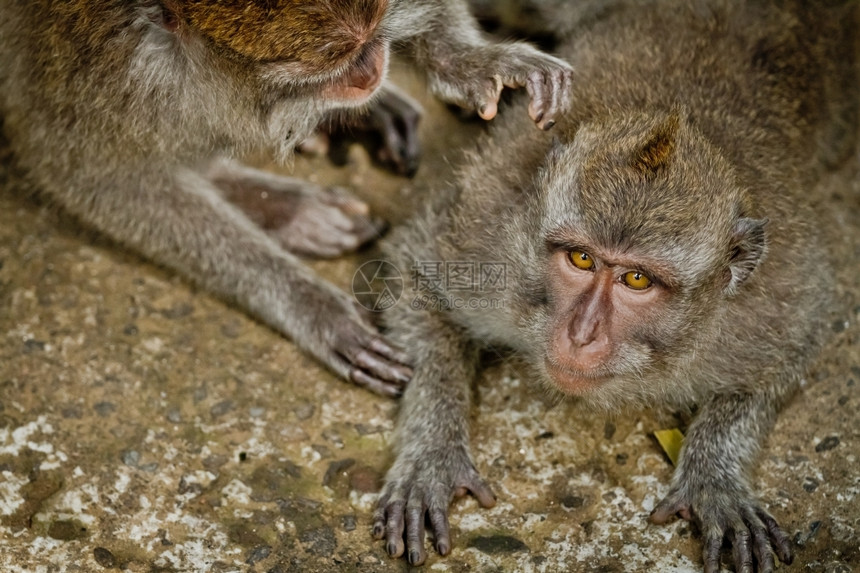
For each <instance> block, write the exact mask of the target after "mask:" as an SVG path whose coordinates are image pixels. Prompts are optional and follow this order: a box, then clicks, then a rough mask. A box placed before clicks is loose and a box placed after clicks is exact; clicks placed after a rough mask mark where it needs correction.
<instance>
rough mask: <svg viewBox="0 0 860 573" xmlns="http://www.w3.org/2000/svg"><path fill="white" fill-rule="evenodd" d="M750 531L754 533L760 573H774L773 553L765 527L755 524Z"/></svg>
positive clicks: (754, 546) (754, 548)
mask: <svg viewBox="0 0 860 573" xmlns="http://www.w3.org/2000/svg"><path fill="white" fill-rule="evenodd" d="M750 531H751V532H752V538H753V543H752V546H753V552H754V553H755V559H756V562H757V563H758V571H759V573H773V568H774V562H773V552H772V551H771V546H770V540H769V539H768V536H767V530H766V529H765V528H764V526H763V525H759V524H755V525H751V526H750Z"/></svg>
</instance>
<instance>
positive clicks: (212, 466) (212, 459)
mask: <svg viewBox="0 0 860 573" xmlns="http://www.w3.org/2000/svg"><path fill="white" fill-rule="evenodd" d="M228 461H230V460H229V459H228V458H227V456H221V455H217V454H213V455H211V456H207V457H206V458H205V459H204V460H203V467H204V468H206V469H207V470H209V471H214V470H217V469H218V468H220V467H221V466H223V465H224V464H226V463H227V462H228Z"/></svg>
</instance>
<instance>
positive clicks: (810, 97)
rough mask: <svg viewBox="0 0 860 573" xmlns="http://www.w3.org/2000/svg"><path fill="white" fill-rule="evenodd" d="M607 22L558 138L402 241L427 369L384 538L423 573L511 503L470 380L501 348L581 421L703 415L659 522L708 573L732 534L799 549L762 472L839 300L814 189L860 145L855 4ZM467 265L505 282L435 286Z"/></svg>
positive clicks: (417, 356)
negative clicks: (495, 483)
mask: <svg viewBox="0 0 860 573" xmlns="http://www.w3.org/2000/svg"><path fill="white" fill-rule="evenodd" d="M589 7H590V8H591V9H593V10H592V12H591V13H590V16H587V17H583V18H582V20H580V21H579V23H576V22H573V23H571V28H570V29H571V31H572V35H571V36H569V37H567V38H566V39H564V40H563V44H562V45H561V46H560V48H559V54H560V55H561V56H562V57H564V58H565V59H566V60H567V61H568V62H569V63H570V64H571V65H572V66H573V68H574V69H575V70H576V74H577V81H576V82H575V84H574V87H573V100H572V104H571V108H570V109H569V110H568V112H567V113H566V114H565V116H564V117H563V118H561V120H560V122H559V124H558V125H557V127H556V129H555V130H554V132H553V133H552V134H545V133H538V132H535V133H531V132H530V131H528V130H525V129H524V127H525V125H524V122H523V121H522V118H518V117H516V116H514V115H506V116H505V117H504V118H503V119H502V121H501V123H498V124H496V125H495V126H493V127H492V128H491V130H490V133H489V134H487V135H486V136H485V137H483V138H481V139H479V141H478V142H477V144H476V146H475V148H474V149H473V150H472V151H470V152H469V153H468V154H467V155H466V157H465V158H464V159H463V160H462V163H461V164H460V165H458V166H457V167H456V168H455V171H454V173H453V175H452V176H451V178H450V179H451V181H452V183H450V184H449V185H448V186H447V187H443V188H442V189H432V199H431V200H430V201H429V202H428V203H427V204H426V205H423V206H422V207H421V208H419V209H418V210H417V212H416V214H415V215H414V216H413V217H412V219H410V220H409V221H408V222H407V223H406V224H404V225H402V226H400V227H398V228H396V229H394V230H393V231H392V233H391V234H390V235H389V236H388V238H387V239H386V240H385V241H384V242H383V252H384V253H385V256H386V260H388V261H390V262H391V263H392V264H394V265H396V266H397V268H398V269H399V271H400V272H401V273H402V274H404V275H405V276H410V275H411V276H412V281H413V288H414V289H415V292H413V295H414V298H412V299H409V298H408V297H407V300H401V302H400V303H399V304H397V305H396V306H394V307H393V308H392V309H390V310H387V311H386V312H385V313H384V314H383V322H384V327H385V332H387V334H388V336H389V338H390V339H391V340H393V341H394V343H395V344H398V345H399V347H401V348H403V349H405V351H406V352H407V353H408V354H409V357H410V359H411V361H412V364H413V366H414V375H413V378H412V380H411V382H410V384H409V385H408V387H407V388H406V389H405V391H404V394H403V397H402V400H401V404H400V410H399V413H398V417H397V421H396V425H395V433H394V440H393V441H394V459H393V463H392V465H391V467H390V469H389V470H388V472H387V475H386V477H385V483H384V485H383V487H382V489H381V491H380V494H379V498H378V503H377V506H376V509H375V511H374V515H373V520H372V534H373V536H374V537H375V539H378V540H383V541H384V546H385V550H386V551H387V553H388V554H390V555H391V556H392V557H400V556H403V555H404V554H405V556H406V559H407V560H408V562H409V563H410V564H412V565H420V564H422V563H424V562H425V560H426V558H427V551H426V549H425V547H424V538H425V535H426V530H427V528H428V524H429V529H430V530H431V531H432V534H433V546H434V548H435V550H436V552H438V554H440V555H442V556H444V555H447V554H448V553H449V552H450V551H451V547H452V536H451V531H450V526H449V522H448V507H449V505H450V503H451V501H452V500H453V499H454V498H455V497H459V496H462V495H465V494H467V493H471V494H472V495H473V496H474V497H475V498H476V499H477V501H478V502H479V504H480V505H481V506H483V507H492V506H493V505H494V504H495V502H496V497H495V494H494V492H493V490H492V488H491V486H490V484H489V483H487V482H486V481H485V480H484V479H483V478H482V477H481V475H480V474H479V472H478V471H477V469H476V467H475V464H474V462H473V459H472V456H471V453H470V445H469V423H468V417H469V408H470V402H471V399H472V397H471V393H470V384H471V383H472V381H473V380H474V379H475V377H476V374H477V372H478V371H479V368H480V357H481V353H482V351H486V350H496V349H499V348H509V349H511V350H512V351H513V352H514V353H515V355H517V356H519V357H521V358H522V361H523V362H524V363H525V364H526V368H527V372H528V375H529V377H531V378H533V379H534V380H535V381H536V384H537V387H538V389H539V390H543V391H546V392H548V393H550V395H551V396H553V397H555V398H557V399H559V400H560V399H568V400H570V401H572V402H574V403H576V404H577V405H578V406H579V407H581V408H585V409H587V410H592V411H595V412H598V413H617V412H625V411H630V410H634V409H641V408H670V409H675V411H677V410H685V411H686V410H688V411H694V412H695V415H694V417H693V420H692V422H691V424H690V426H689V428H688V429H687V431H686V436H685V441H684V445H683V447H682V450H681V454H680V460H679V462H678V466H677V468H676V470H675V473H674V476H673V479H672V483H671V486H670V489H669V491H668V494H667V495H666V497H665V498H664V499H663V500H662V501H661V502H659V503H658V504H657V505H656V507H655V508H654V509H653V511H652V512H651V514H650V520H651V521H652V522H653V523H654V524H662V523H665V522H667V521H669V520H670V519H671V518H672V517H673V516H675V515H676V514H677V515H679V516H680V517H682V518H684V519H686V520H690V521H693V522H695V523H697V524H698V527H699V531H700V532H701V536H702V542H703V553H702V555H703V562H704V570H705V571H707V572H715V571H718V570H719V567H720V565H719V564H720V558H721V550H722V547H723V544H724V541H728V542H729V543H730V544H731V546H732V549H731V551H732V555H733V559H734V563H735V568H736V569H735V570H736V571H745V572H752V571H754V570H757V571H760V572H771V571H773V570H774V566H775V558H774V554H775V555H776V558H778V559H779V561H782V562H784V563H790V562H791V561H792V558H793V557H792V550H791V543H790V541H789V539H788V537H787V535H786V533H785V532H784V530H783V529H782V527H781V526H780V525H779V523H778V521H777V519H776V518H775V517H774V516H772V515H771V513H770V512H769V511H768V510H767V509H766V508H765V506H764V504H763V502H762V501H760V500H759V498H758V497H757V495H756V493H755V491H754V487H753V485H752V483H751V474H752V472H753V470H754V466H755V459H756V455H757V453H758V451H759V450H760V448H761V444H762V442H763V441H764V439H765V438H766V435H767V433H768V432H769V430H770V428H771V427H772V426H773V424H774V420H775V418H776V416H777V413H778V411H779V409H780V408H781V407H782V406H783V405H784V404H785V403H786V402H787V401H788V400H789V399H790V398H791V397H792V395H793V394H794V392H795V390H796V389H797V388H798V387H799V385H800V382H801V380H802V379H803V377H804V374H805V372H806V369H807V367H808V366H809V365H810V362H811V361H812V360H813V359H814V357H815V356H816V353H817V351H818V349H819V348H820V347H821V345H822V344H823V343H824V340H825V338H826V336H825V331H826V328H825V326H826V323H827V317H828V313H830V312H831V311H832V310H834V305H835V304H837V302H836V301H835V295H834V292H835V287H836V285H835V284H834V283H835V279H834V278H833V272H832V270H831V269H832V266H831V263H830V262H829V261H828V245H827V243H826V242H825V241H826V234H825V233H823V229H825V228H826V227H827V225H828V222H827V221H825V220H822V217H821V216H820V215H819V214H817V213H816V212H815V211H814V209H813V207H812V205H813V200H814V198H812V197H810V196H809V195H810V193H809V190H810V189H812V188H813V183H815V182H816V181H818V180H819V179H820V177H821V176H822V175H823V174H824V173H825V172H826V171H827V170H828V169H831V168H833V167H835V166H837V165H839V164H840V162H844V161H845V160H847V159H848V158H849V157H850V156H851V155H852V153H853V152H854V149H855V148H856V141H855V139H856V133H857V102H858V89H857V77H856V76H857V73H856V65H857V61H856V54H857V47H858V46H857V40H856V38H857V34H856V32H857V22H858V10H857V7H856V5H854V4H852V3H843V4H833V5H830V6H829V7H827V8H826V9H825V8H822V7H820V6H815V7H807V6H806V5H805V4H804V3H803V2H750V3H741V2H727V1H726V2H724V1H722V0H707V1H703V2H699V3H695V4H689V5H688V4H686V3H675V2H671V1H669V0H657V1H655V2H652V3H650V4H648V9H647V10H643V9H642V7H641V4H637V2H634V1H629V2H628V1H625V0H621V1H616V2H610V3H607V2H595V3H592V4H588V3H587V2H585V3H581V5H580V9H581V13H582V14H589ZM595 14H599V16H597V17H595ZM449 262H457V264H472V265H474V266H473V268H475V267H478V268H480V267H479V265H481V264H484V263H493V264H497V265H502V268H503V269H504V280H502V281H498V280H496V281H493V282H490V283H487V284H484V283H483V282H482V281H481V280H479V279H477V278H475V279H473V280H472V281H471V282H469V281H467V282H465V283H463V282H462V281H459V280H455V284H454V285H453V286H451V285H449V284H448V281H450V280H452V279H451V277H450V276H448V275H446V274H444V272H443V273H442V277H441V280H438V279H439V277H438V276H435V274H434V272H435V271H433V269H439V268H444V267H445V265H446V264H447V263H449ZM425 269H430V270H425ZM455 287H456V289H455ZM455 299H459V300H460V301H465V302H464V303H463V304H455V302H456V300H455ZM488 300H490V301H492V302H494V303H495V304H466V303H467V302H469V301H488ZM446 303H447V304H446Z"/></svg>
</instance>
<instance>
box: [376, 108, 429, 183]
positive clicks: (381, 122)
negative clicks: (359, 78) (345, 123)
mask: <svg viewBox="0 0 860 573" xmlns="http://www.w3.org/2000/svg"><path fill="white" fill-rule="evenodd" d="M398 119H400V120H401V121H398ZM373 123H374V126H375V128H376V130H377V131H378V132H379V135H380V136H381V137H382V148H381V149H380V160H382V162H383V163H388V164H390V165H391V166H393V168H394V171H395V173H397V174H399V175H406V176H409V177H411V176H412V175H414V174H415V171H417V170H418V159H419V156H420V151H419V150H420V144H419V141H418V120H417V118H409V117H404V118H400V117H399V116H395V115H394V114H393V113H384V112H382V111H380V112H379V113H377V114H375V115H374V122H373Z"/></svg>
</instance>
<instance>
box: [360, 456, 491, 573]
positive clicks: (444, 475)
mask: <svg viewBox="0 0 860 573" xmlns="http://www.w3.org/2000/svg"><path fill="white" fill-rule="evenodd" d="M421 451H422V454H421V459H419V460H417V461H414V462H409V461H407V462H405V463H395V465H394V467H392V468H391V471H389V473H388V477H387V483H386V484H385V487H384V488H383V490H382V494H381V495H380V497H379V501H378V503H377V508H376V512H375V513H374V515H373V536H374V538H375V539H383V538H385V549H386V551H387V552H388V554H389V555H390V556H391V557H400V556H401V555H403V554H404V553H406V555H407V560H408V561H409V564H410V565H421V564H423V563H424V560H425V559H426V558H427V553H426V551H425V550H424V536H425V533H426V531H425V528H426V524H425V522H429V523H430V527H431V528H432V531H433V534H434V537H435V546H436V551H438V552H439V554H440V555H448V553H450V552H451V532H450V526H449V524H448V505H449V504H450V502H451V499H452V497H462V496H464V495H466V493H467V492H471V493H472V494H473V495H474V496H475V498H476V499H477V500H478V503H480V504H481V507H484V508H490V507H493V506H494V505H495V504H496V496H495V494H494V493H493V491H492V490H491V489H490V486H488V485H487V484H486V482H485V481H484V480H483V479H482V478H481V476H480V475H478V471H477V470H476V469H475V467H474V466H473V465H472V462H471V461H469V459H468V455H467V454H465V453H461V454H460V455H457V454H456V453H454V452H451V451H445V452H436V454H434V453H433V451H432V450H430V449H422V450H421ZM425 460H426V461H425ZM398 461H399V460H398ZM404 537H405V540H406V542H405V544H404Z"/></svg>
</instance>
